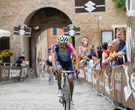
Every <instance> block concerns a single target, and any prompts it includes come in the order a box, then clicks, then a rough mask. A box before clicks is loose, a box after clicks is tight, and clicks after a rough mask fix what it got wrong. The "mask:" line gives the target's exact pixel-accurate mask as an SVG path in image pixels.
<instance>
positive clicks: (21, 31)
mask: <svg viewBox="0 0 135 110" xmlns="http://www.w3.org/2000/svg"><path fill="white" fill-rule="evenodd" d="M14 34H15V35H21V36H27V37H31V28H30V27H27V26H26V25H25V24H22V25H19V26H18V27H14Z"/></svg>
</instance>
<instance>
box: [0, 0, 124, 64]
mask: <svg viewBox="0 0 135 110" xmlns="http://www.w3.org/2000/svg"><path fill="white" fill-rule="evenodd" d="M124 13H125V12H124V11H122V12H119V13H118V14H116V9H114V3H113V2H112V1H111V0H106V11H105V12H102V13H99V16H100V21H99V35H100V36H99V38H98V23H97V13H86V14H76V13H75V7H74V0H60V1H56V0H11V1H7V0H6V1H5V0H2V2H1V3H0V15H1V16H0V28H2V29H5V30H10V31H11V36H10V49H11V50H12V51H13V53H14V55H13V57H12V58H11V59H16V58H17V57H18V56H17V55H18V53H19V51H20V49H21V47H22V46H21V42H23V49H24V50H25V51H26V52H27V57H29V58H30V61H31V64H32V65H31V66H32V67H35V66H36V63H35V60H36V42H37V39H38V36H39V35H40V34H41V33H42V32H43V31H44V30H46V29H49V28H51V27H54V28H63V27H66V26H67V25H69V24H74V25H75V26H76V27H80V28H81V35H80V36H77V37H75V47H76V50H77V52H78V47H79V46H81V39H82V37H88V39H89V44H94V45H95V47H96V46H98V41H100V43H101V40H102V39H104V37H103V38H102V36H101V35H102V34H101V31H105V33H106V31H108V30H111V31H112V33H113V37H112V39H113V38H114V36H115V28H118V27H123V26H126V15H125V14H124ZM20 24H26V25H27V26H28V27H31V28H32V34H31V37H30V38H27V37H24V38H23V39H21V37H20V36H17V35H13V28H14V27H15V26H19V25H20ZM37 26H39V27H40V29H39V30H38V31H35V27H37ZM111 31H109V33H108V32H107V33H108V35H111ZM103 35H104V34H103ZM106 35H107V34H106ZM101 38H102V39H101ZM87 48H88V47H87Z"/></svg>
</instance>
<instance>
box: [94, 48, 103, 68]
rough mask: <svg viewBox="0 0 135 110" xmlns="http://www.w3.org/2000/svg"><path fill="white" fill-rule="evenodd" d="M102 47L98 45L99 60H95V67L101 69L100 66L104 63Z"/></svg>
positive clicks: (97, 54)
mask: <svg viewBox="0 0 135 110" xmlns="http://www.w3.org/2000/svg"><path fill="white" fill-rule="evenodd" d="M102 53H103V51H102V49H101V47H100V46H98V47H97V51H96V56H97V60H96V61H94V68H96V69H99V68H100V66H101V65H102Z"/></svg>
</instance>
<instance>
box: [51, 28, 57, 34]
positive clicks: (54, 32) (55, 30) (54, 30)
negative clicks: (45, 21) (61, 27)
mask: <svg viewBox="0 0 135 110" xmlns="http://www.w3.org/2000/svg"><path fill="white" fill-rule="evenodd" d="M52 36H58V31H57V28H52Z"/></svg>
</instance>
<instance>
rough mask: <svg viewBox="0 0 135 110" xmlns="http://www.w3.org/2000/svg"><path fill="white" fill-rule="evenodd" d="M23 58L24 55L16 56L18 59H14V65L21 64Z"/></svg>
mask: <svg viewBox="0 0 135 110" xmlns="http://www.w3.org/2000/svg"><path fill="white" fill-rule="evenodd" d="M24 60H25V57H24V56H20V57H18V59H17V60H16V61H15V66H23V65H21V64H22V62H23V61H24Z"/></svg>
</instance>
